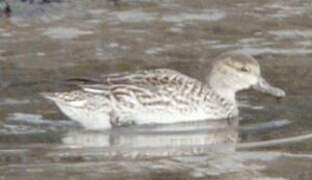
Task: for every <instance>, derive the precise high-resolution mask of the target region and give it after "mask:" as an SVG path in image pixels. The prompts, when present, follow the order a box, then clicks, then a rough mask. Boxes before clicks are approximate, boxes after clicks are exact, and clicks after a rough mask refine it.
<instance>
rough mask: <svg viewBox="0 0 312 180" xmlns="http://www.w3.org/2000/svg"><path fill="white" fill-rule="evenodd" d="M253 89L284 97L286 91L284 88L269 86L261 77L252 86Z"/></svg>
mask: <svg viewBox="0 0 312 180" xmlns="http://www.w3.org/2000/svg"><path fill="white" fill-rule="evenodd" d="M252 88H253V89H255V90H257V91H260V92H262V93H265V94H269V95H272V96H275V97H285V96H286V93H285V91H284V90H282V89H280V88H277V87H274V86H271V85H270V84H269V83H268V82H267V81H266V80H265V79H263V78H262V77H261V78H260V79H259V82H258V83H257V84H256V85H254V86H252Z"/></svg>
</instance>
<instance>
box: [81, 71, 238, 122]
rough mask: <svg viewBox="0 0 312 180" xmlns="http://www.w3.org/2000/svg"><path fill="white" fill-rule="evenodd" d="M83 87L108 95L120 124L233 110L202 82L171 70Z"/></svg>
mask: <svg viewBox="0 0 312 180" xmlns="http://www.w3.org/2000/svg"><path fill="white" fill-rule="evenodd" d="M82 88H83V89H84V91H86V92H87V93H95V94H102V95H103V96H106V97H107V98H108V99H109V101H110V105H111V109H112V112H111V114H110V115H111V116H113V117H114V118H113V119H112V121H114V120H115V119H116V120H117V121H118V124H123V123H128V122H135V123H136V124H146V123H173V122H183V121H191V120H204V119H220V118H226V117H227V116H228V115H229V114H230V113H231V111H232V108H233V107H232V105H231V104H229V103H227V102H225V100H224V99H222V98H220V97H219V96H218V95H217V94H216V93H214V92H213V91H212V90H211V89H209V88H208V87H207V86H205V85H204V84H203V83H201V82H200V81H198V80H196V79H194V78H191V77H189V76H187V75H184V74H182V73H179V72H177V71H174V70H169V69H156V70H146V71H138V72H135V73H119V74H109V75H104V76H102V77H101V79H98V80H96V81H94V83H91V84H87V85H82Z"/></svg>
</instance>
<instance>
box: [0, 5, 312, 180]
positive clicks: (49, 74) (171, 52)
mask: <svg viewBox="0 0 312 180" xmlns="http://www.w3.org/2000/svg"><path fill="white" fill-rule="evenodd" d="M37 2H38V1H35V3H33V4H28V3H21V2H19V1H17V0H15V1H14V0H12V1H10V3H11V6H12V10H13V14H12V17H11V18H10V19H4V18H2V19H0V61H1V66H0V70H1V71H0V75H1V76H0V78H1V87H2V89H1V90H0V117H1V118H0V179H5V180H6V179H38V180H39V179H48V180H52V179H136V180H137V179H239V180H243V179H248V180H250V179H252V180H260V179H270V180H284V179H300V180H301V179H303V180H304V179H307V180H310V179H312V173H311V168H312V159H311V158H312V155H311V152H312V141H304V142H300V143H296V144H289V145H280V146H274V147H269V148H261V149H260V148H258V149H253V150H248V149H238V150H236V151H235V150H234V149H235V146H239V144H240V143H246V142H254V141H263V140H270V139H276V138H284V137H290V136H294V135H301V134H305V133H310V132H311V130H312V121H311V120H312V111H311V109H312V103H311V102H312V93H311V92H312V91H311V90H312V86H311V82H312V61H311V56H312V29H311V27H312V21H311V20H312V4H311V2H310V1H309V0H254V1H245V0H232V1H212V0H205V1H203V0H192V1H189V0H155V1H148V0H123V1H121V2H120V3H119V5H118V6H115V5H114V3H113V2H112V1H103V0H93V1H92V3H91V1H83V0H64V1H63V2H62V3H49V4H40V3H37ZM233 49H241V50H243V51H245V52H247V53H250V54H252V55H254V56H255V58H257V59H258V60H259V63H260V64H261V67H262V72H263V75H264V77H265V78H266V79H268V80H269V81H270V82H271V83H272V84H274V85H276V86H278V87H281V88H283V89H284V90H285V91H286V93H287V97H286V98H285V99H283V100H282V101H277V100H276V99H273V98H271V97H268V96H264V95H262V94H259V93H255V92H242V93H240V94H239V96H238V100H239V102H240V110H241V121H240V127H237V120H233V122H229V121H218V122H202V123H189V124H176V125H170V126H155V127H153V126H152V127H151V126H143V127H131V128H120V129H114V130H110V131H104V132H89V131H84V130H82V129H81V128H80V127H79V125H78V124H75V123H73V122H72V121H69V120H68V119H67V118H66V117H64V116H63V115H62V114H61V113H60V111H59V110H58V109H57V108H56V107H55V105H54V104H53V103H51V102H49V101H47V100H45V99H43V98H42V97H40V96H39V93H40V92H42V91H56V90H68V89H72V88H73V87H70V86H66V85H64V84H63V83H62V80H64V79H67V78H75V77H97V76H99V75H100V74H104V73H111V72H120V71H134V70H138V69H147V68H158V67H168V68H172V69H176V70H178V71H181V72H184V73H186V74H189V75H191V76H193V77H196V78H198V79H203V78H204V77H203V74H204V73H205V72H206V71H207V69H208V64H209V62H210V60H211V59H212V58H213V57H215V56H216V55H218V54H220V53H221V52H224V51H227V50H233ZM272 122H276V123H275V126H274V127H273V128H272V127H270V124H272ZM268 125H269V126H268ZM215 127H217V128H215ZM254 127H258V128H256V129H255V128H254ZM259 127H264V128H259ZM268 127H270V128H268ZM237 133H238V134H239V137H238V138H237ZM236 143H238V144H236Z"/></svg>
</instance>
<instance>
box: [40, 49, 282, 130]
mask: <svg viewBox="0 0 312 180" xmlns="http://www.w3.org/2000/svg"><path fill="white" fill-rule="evenodd" d="M80 87H81V89H80V90H74V91H70V92H56V93H43V95H44V96H45V97H46V98H48V99H50V100H52V101H54V102H55V103H56V104H57V106H58V107H59V108H60V109H61V110H62V112H63V113H64V114H66V115H67V116H68V117H69V118H71V119H72V120H74V121H77V122H79V123H81V124H82V125H83V126H84V127H85V128H87V129H105V128H110V127H114V126H120V125H125V124H153V123H163V124H164V123H175V122H186V121H196V120H207V119H224V118H231V117H235V116H238V108H237V103H236V98H235V95H236V92H238V91H240V90H243V89H248V88H253V89H255V90H258V91H261V92H264V93H268V94H270V95H273V96H276V97H283V96H285V92H284V91H283V90H282V89H279V88H276V87H273V86H271V85H270V84H269V83H268V82H267V81H266V80H265V79H264V78H263V77H262V76H261V73H260V66H259V64H258V62H257V61H256V60H255V59H254V58H253V57H252V56H250V55H247V54H245V53H243V52H239V51H231V52H226V53H223V54H221V55H220V56H218V57H217V58H216V59H215V60H214V62H213V64H212V68H211V71H210V72H209V73H207V77H206V81H204V82H201V81H199V80H196V79H194V78H192V77H189V76H187V75H185V74H182V73H180V72H177V71H175V70H170V69H155V70H143V71H137V72H133V73H130V72H125V73H117V74H108V75H105V76H103V77H101V78H100V79H98V80H94V81H92V83H91V84H83V85H80Z"/></svg>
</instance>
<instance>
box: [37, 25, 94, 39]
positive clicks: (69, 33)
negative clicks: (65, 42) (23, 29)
mask: <svg viewBox="0 0 312 180" xmlns="http://www.w3.org/2000/svg"><path fill="white" fill-rule="evenodd" d="M43 34H44V35H45V36H48V37H50V38H51V39H57V40H59V39H74V38H77V37H79V36H82V35H90V34H93V32H92V31H82V30H79V29H75V28H65V27H55V28H50V29H48V30H47V31H46V32H44V33H43Z"/></svg>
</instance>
